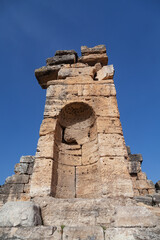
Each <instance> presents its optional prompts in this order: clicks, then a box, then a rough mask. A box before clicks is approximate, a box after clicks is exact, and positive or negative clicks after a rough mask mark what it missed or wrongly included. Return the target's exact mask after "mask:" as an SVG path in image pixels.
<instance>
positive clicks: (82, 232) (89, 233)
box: [63, 226, 104, 240]
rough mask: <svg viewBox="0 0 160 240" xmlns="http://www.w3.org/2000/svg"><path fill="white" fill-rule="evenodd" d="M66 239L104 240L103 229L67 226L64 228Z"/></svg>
mask: <svg viewBox="0 0 160 240" xmlns="http://www.w3.org/2000/svg"><path fill="white" fill-rule="evenodd" d="M63 239H64V240H77V239H79V240H91V239H93V240H104V234H103V229H102V227H100V226H95V227H90V226H87V227H65V228H64V230H63Z"/></svg>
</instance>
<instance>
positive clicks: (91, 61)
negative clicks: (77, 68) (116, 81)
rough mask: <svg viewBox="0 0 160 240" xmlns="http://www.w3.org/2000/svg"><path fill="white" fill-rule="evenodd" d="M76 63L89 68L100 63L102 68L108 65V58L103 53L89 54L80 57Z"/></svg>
mask: <svg viewBox="0 0 160 240" xmlns="http://www.w3.org/2000/svg"><path fill="white" fill-rule="evenodd" d="M78 61H79V62H81V63H88V65H90V66H94V65H95V64H96V63H97V62H100V63H101V64H102V65H103V66H104V65H107V64H108V57H107V55H106V54H105V53H102V54H89V55H85V56H82V57H80V58H79V59H78Z"/></svg>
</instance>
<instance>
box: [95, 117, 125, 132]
mask: <svg viewBox="0 0 160 240" xmlns="http://www.w3.org/2000/svg"><path fill="white" fill-rule="evenodd" d="M97 132H98V133H117V134H120V135H122V134H123V132H122V126H121V122H120V119H119V118H113V117H100V116H99V117H98V118H97Z"/></svg>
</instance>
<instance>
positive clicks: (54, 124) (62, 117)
mask: <svg viewBox="0 0 160 240" xmlns="http://www.w3.org/2000/svg"><path fill="white" fill-rule="evenodd" d="M81 53H82V56H81V57H80V58H78V55H77V53H76V52H75V51H74V50H64V51H56V54H55V56H54V57H51V58H48V59H47V61H46V62H47V66H45V67H42V68H40V69H37V70H36V71H35V75H36V78H37V80H38V82H39V84H40V86H41V87H42V88H43V89H46V103H45V110H44V119H43V121H42V124H41V127H40V137H39V140H38V145H37V151H36V155H35V157H33V156H26V157H22V158H21V160H20V163H19V164H17V165H16V166H15V175H13V176H11V177H9V178H7V179H6V182H5V184H4V185H3V186H1V188H0V200H1V205H2V208H1V209H0V226H1V227H0V236H2V237H3V238H2V239H17V238H18V239H30V240H32V239H50V240H51V239H53V240H61V239H63V240H76V239H80V240H89V239H94V240H107V239H110V240H112V239H113V240H120V239H126V240H136V239H144V237H146V236H147V237H149V238H145V239H148V240H149V239H151V237H153V236H154V237H155V238H153V239H155V240H156V239H157V240H158V239H160V237H159V233H160V230H159V223H158V222H159V216H160V211H159V208H158V204H159V203H160V196H159V194H158V193H156V189H155V186H154V184H153V183H152V182H151V181H149V180H147V177H146V175H145V173H142V171H141V163H142V156H141V155H140V154H131V152H130V149H129V147H126V145H125V141H124V137H123V132H122V127H121V123H120V115H119V111H118V106H117V99H116V90H115V85H114V81H113V76H114V68H113V65H107V64H108V57H107V54H106V48H105V46H104V45H99V46H96V47H93V48H88V47H85V46H83V47H81ZM158 188H159V185H158ZM158 188H157V189H158ZM157 191H158V190H157ZM146 195H147V196H146ZM136 201H138V203H137V202H136ZM3 205H4V206H3ZM142 205H143V206H142ZM153 205H154V206H153ZM6 209H7V216H6V215H5V214H6ZM8 209H9V210H8ZM23 209H25V210H23ZM26 209H27V210H26ZM22 210H23V211H22ZM40 210H41V211H40ZM24 212H25V214H26V212H27V213H28V215H27V216H26V215H25V214H24ZM16 214H17V215H16ZM10 215H15V216H16V220H14V219H13V218H12V217H11V216H10ZM24 215H25V216H24ZM17 219H18V220H17ZM15 222H18V223H15ZM42 223H43V226H42ZM35 225H39V226H37V227H36V226H35ZM6 227H8V228H6ZM31 228H32V230H31ZM139 228H141V229H139ZM6 236H7V237H6ZM5 237H6V238H5ZM138 237H141V238H138ZM0 239H1V238H0Z"/></svg>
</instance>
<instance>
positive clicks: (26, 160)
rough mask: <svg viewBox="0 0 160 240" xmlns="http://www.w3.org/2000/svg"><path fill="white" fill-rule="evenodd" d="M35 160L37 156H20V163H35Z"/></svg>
mask: <svg viewBox="0 0 160 240" xmlns="http://www.w3.org/2000/svg"><path fill="white" fill-rule="evenodd" d="M34 160H35V156H30V155H28V156H22V157H21V158H20V163H33V162H34Z"/></svg>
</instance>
